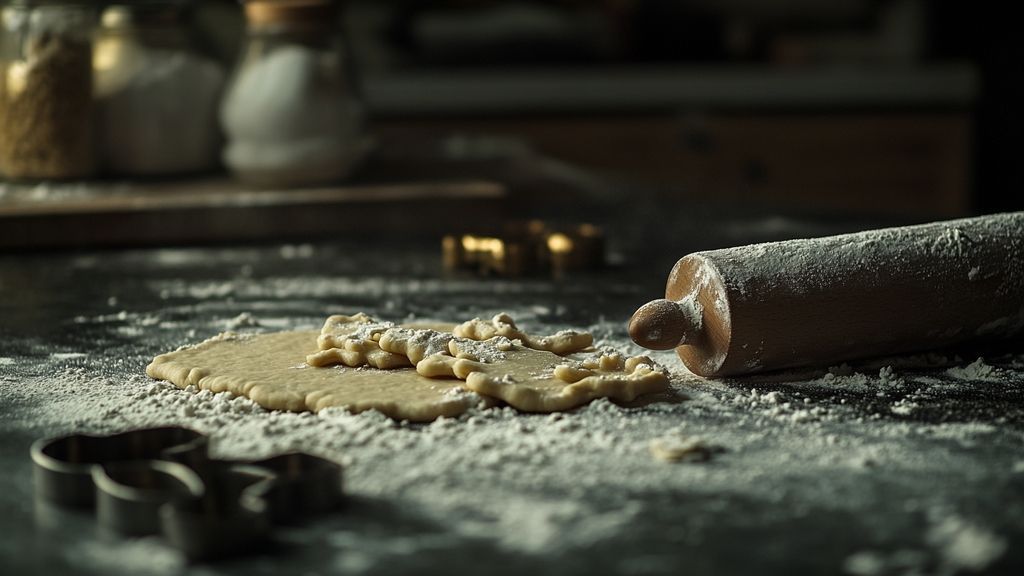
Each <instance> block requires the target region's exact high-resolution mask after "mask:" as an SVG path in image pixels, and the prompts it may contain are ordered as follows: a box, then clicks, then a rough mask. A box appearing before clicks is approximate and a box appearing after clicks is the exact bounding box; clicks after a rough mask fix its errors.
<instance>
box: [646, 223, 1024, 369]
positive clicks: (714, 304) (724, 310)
mask: <svg viewBox="0 0 1024 576" xmlns="http://www.w3.org/2000/svg"><path fill="white" fill-rule="evenodd" d="M1022 328H1024V212H1016V213H1008V214H996V215H992V216H983V217H979V218H968V219H964V220H953V221H949V222H936V223H932V224H924V225H920V226H908V227H902V228H887V229H883V230H871V231H867V232H859V233H856V234H844V235H842V236H830V237H825V238H815V239H806V240H787V241H784V242H770V243H766V244H755V245H752V246H740V247H736V248H726V249H724V250H711V251H707V252H697V253H694V254H690V255H688V256H684V257H683V258H682V259H680V260H679V262H677V263H676V265H675V267H674V268H673V269H672V272H671V274H669V277H668V285H667V286H666V288H665V299H664V300H655V301H653V302H649V303H647V304H645V305H643V306H642V307H640V309H639V310H637V311H636V313H635V314H633V318H632V320H630V323H629V334H630V336H631V337H632V338H633V340H634V341H635V342H636V343H637V344H639V345H641V346H644V347H646V348H650V349H654V350H668V349H671V348H675V349H676V352H677V353H678V354H679V357H680V358H681V359H682V360H683V363H684V364H686V367H687V368H689V369H690V371H691V372H694V373H696V374H699V375H701V376H729V375H739V374H749V373H754V372H761V371H767V370H776V369H780V368H789V367H795V366H809V365H823V366H824V365H829V364H830V363H835V362H841V361H843V360H850V359H855V358H864V357H870V356H880V355H887V354H897V353H903V352H913V351H921V350H927V349H932V348H941V347H946V346H950V345H953V344H958V343H962V342H964V341H967V340H971V339H975V338H1005V337H1011V336H1014V335H1016V334H1020V333H1021V332H1022Z"/></svg>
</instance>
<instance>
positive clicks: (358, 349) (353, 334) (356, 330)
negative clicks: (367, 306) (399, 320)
mask: <svg viewBox="0 0 1024 576" xmlns="http://www.w3.org/2000/svg"><path fill="white" fill-rule="evenodd" d="M392 327H394V323H392V322H378V321H376V320H374V319H373V318H371V317H369V316H367V315H366V314H363V313H362V312H360V313H358V314H355V315H353V316H343V315H340V314H337V315H334V316H330V317H328V318H327V320H326V321H325V322H324V326H323V328H321V330H320V336H318V337H317V339H316V343H317V347H318V348H320V351H319V352H314V353H312V354H310V355H308V356H306V363H307V364H309V365H310V366H314V367H318V368H319V367H323V366H330V365H332V364H344V365H345V366H350V367H353V368H357V367H359V366H373V367H374V368H380V369H382V370H391V369H394V368H402V367H409V366H412V363H411V362H409V359H408V358H407V357H406V356H404V355H402V354H392V353H391V352H385V351H384V350H381V349H380V346H378V345H377V340H378V339H380V335H381V334H382V333H383V332H385V331H386V330H389V329H390V328H392Z"/></svg>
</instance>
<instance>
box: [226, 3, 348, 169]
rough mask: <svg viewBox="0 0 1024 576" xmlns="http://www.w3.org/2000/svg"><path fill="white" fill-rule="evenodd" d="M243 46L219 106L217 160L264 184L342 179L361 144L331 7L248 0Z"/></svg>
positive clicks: (345, 61) (344, 55)
mask: <svg viewBox="0 0 1024 576" xmlns="http://www.w3.org/2000/svg"><path fill="white" fill-rule="evenodd" d="M245 14H246V20H247V23H248V27H247V38H246V45H245V47H244V49H243V51H242V54H241V57H240V60H239V64H238V68H237V70H236V71H235V74H234V77H233V79H232V80H231V82H230V85H229V88H228V91H227V94H226V96H225V98H224V100H223V102H222V104H221V112H220V119H221V125H222V127H223V129H224V132H225V134H226V136H227V146H226V148H225V149H224V155H223V157H224V162H225V164H227V166H228V167H229V168H230V169H231V170H232V171H233V172H234V173H235V175H236V176H237V177H238V178H240V179H242V180H244V181H247V182H251V183H254V184H258V185H263V186H302V185H313V184H325V183H331V182H337V181H340V180H342V179H344V178H345V177H347V176H348V175H349V174H350V173H351V172H352V170H353V168H354V167H355V165H356V164H357V163H358V161H359V160H360V159H361V157H362V156H363V155H364V153H365V151H366V149H367V147H368V145H367V142H368V140H367V138H366V136H365V132H364V128H363V126H364V111H363V106H362V103H361V101H360V99H359V97H358V95H357V94H356V91H355V83H354V82H353V79H352V75H351V66H350V62H349V60H348V53H347V50H346V46H345V43H344V39H343V37H342V35H341V33H340V30H339V25H338V23H339V18H338V10H337V5H336V4H335V3H334V2H332V1H331V0H290V1H289V0H286V1H280V0H278V1H269V0H250V1H248V2H246V3H245Z"/></svg>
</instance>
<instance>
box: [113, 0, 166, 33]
mask: <svg viewBox="0 0 1024 576" xmlns="http://www.w3.org/2000/svg"><path fill="white" fill-rule="evenodd" d="M183 9H184V4H183V3H182V2H181V1H180V0H178V1H174V0H169V1H165V2H146V3H145V4H113V5H110V6H107V7H106V8H104V9H103V14H102V16H101V17H100V24H101V25H102V26H103V27H104V28H116V29H120V28H132V27H136V26H174V25H177V24H180V23H181V19H182V17H183Z"/></svg>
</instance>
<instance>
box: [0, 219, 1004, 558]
mask: <svg viewBox="0 0 1024 576" xmlns="http://www.w3.org/2000/svg"><path fill="white" fill-rule="evenodd" d="M633 217H634V220H633V221H634V222H637V221H647V220H645V219H647V218H649V219H650V221H651V222H661V223H662V224H661V225H662V226H663V227H664V228H668V223H667V222H666V221H665V219H664V216H663V215H661V214H659V213H658V211H657V210H654V209H648V208H642V207H641V208H638V209H637V212H636V213H635V214H634V215H633ZM860 226H861V224H860V223H853V222H840V223H835V222H833V223H829V222H828V221H823V220H808V219H803V218H800V217H785V216H773V217H766V216H757V215H753V216H750V217H734V218H732V219H729V220H724V219H721V218H718V219H711V218H707V217H705V215H703V214H701V213H699V211H694V212H693V213H692V214H690V215H689V216H687V217H686V218H683V219H681V221H679V222H676V221H672V222H671V230H669V231H668V232H666V236H671V237H672V238H673V240H671V241H670V240H666V239H659V238H656V237H654V236H652V233H651V231H650V230H649V229H646V227H644V229H641V227H635V228H634V229H633V231H632V232H626V231H622V230H611V231H610V232H611V238H610V240H611V242H610V244H611V249H612V252H613V255H614V258H613V260H614V261H615V262H616V264H615V265H614V266H612V268H610V269H609V270H606V271H604V272H599V273H593V274H588V275H577V276H575V277H570V278H567V279H564V280H562V281H559V282H549V281H545V280H541V279H526V280H477V279H471V278H456V279H445V278H444V277H443V276H442V275H441V274H440V261H439V255H438V249H437V248H438V247H437V246H436V245H435V244H434V243H433V242H418V243H415V244H409V243H401V242H395V243H387V242H385V243H383V244H380V245H375V244H371V243H370V242H369V241H366V240H364V241H361V242H353V241H336V242H320V243H317V244H315V245H281V244H273V245H249V246H219V247H206V248H203V247H199V248H182V249H146V250H106V251H92V252H90V251H82V252H59V253H54V252H51V253H38V254H4V255H0V391H2V395H0V465H2V469H3V470H4V471H5V472H4V474H3V475H0V532H2V533H3V534H4V537H3V538H2V539H0V566H3V569H2V571H3V572H4V573H6V574H27V573H57V572H63V573H75V574H93V573H95V574H120V573H134V574H140V573H151V574H165V573H177V572H186V571H187V572H189V573H194V574H272V573H273V574H279V573H303V574H324V573H364V572H367V571H369V572H375V573H413V572H415V573H435V572H437V573H441V572H443V573H479V572H481V571H488V572H494V571H497V572H509V573H512V572H519V573H521V572H523V571H526V570H530V571H533V572H540V573H559V574H564V573H594V572H599V573H600V572H621V573H680V572H693V573H701V574H704V573H709V574H710V573H722V572H736V573H772V574H788V573H793V572H801V571H816V572H827V573H841V572H847V573H856V574H896V573H937V574H952V573H968V572H971V571H974V570H978V571H983V572H986V573H1001V574H1020V573H1022V571H1024V547H1022V544H1024V520H1022V519H1024V362H1022V356H1021V354H1020V353H1021V352H1022V351H1021V350H1010V351H1005V350H1003V351H989V350H982V351H972V352H970V355H968V353H963V354H962V356H961V357H957V356H955V355H953V354H947V355H944V356H942V357H941V358H938V359H935V358H923V357H920V356H917V357H913V358H905V359H888V360H885V361H880V362H875V363H872V362H867V363H864V364H854V365H853V367H852V368H849V367H846V368H841V369H837V370H833V372H834V374H833V375H832V376H828V375H825V374H824V373H823V372H808V373H799V374H787V375H782V376H776V377H770V378H760V379H750V380H737V381H730V382H702V381H698V380H695V379H693V378H685V379H684V380H683V381H682V385H683V387H684V388H687V390H688V394H689V395H690V396H691V399H690V400H689V401H687V402H681V403H679V404H674V405H670V406H662V407H657V406H654V407H650V406H649V407H644V408H636V409H632V411H626V410H623V411H622V413H621V414H619V412H616V413H615V420H612V422H617V423H619V424H618V428H617V429H616V430H604V431H594V432H593V433H590V432H587V431H586V428H587V427H588V426H593V425H595V423H600V422H606V421H607V420H603V419H602V418H606V415H602V414H601V412H602V411H603V412H607V411H609V410H612V411H615V410H618V409H616V408H614V407H613V406H611V405H608V404H607V403H603V404H601V405H599V406H595V407H591V408H587V409H583V410H581V411H578V412H577V413H573V414H570V415H568V416H566V418H568V419H569V421H570V422H576V423H577V425H576V427H575V430H573V429H571V428H569V429H568V430H570V431H567V432H566V435H567V436H566V437H567V438H572V439H573V442H576V443H577V444H575V445H574V446H575V448H573V447H566V448H565V450H566V451H575V452H577V453H578V454H575V455H572V454H569V453H568V452H566V453H564V454H563V453H562V452H560V451H559V448H558V447H546V448H543V449H542V450H541V451H542V452H543V450H551V453H550V454H547V456H546V457H548V458H549V460H546V461H545V460H542V461H540V462H533V461H530V462H527V463H516V462H506V463H504V464H498V468H497V470H498V472H495V473H494V475H488V476H485V477H486V481H480V482H477V481H475V480H474V479H473V478H472V477H470V474H469V472H472V473H473V474H477V473H479V474H485V472H484V471H482V469H480V470H478V468H476V466H478V464H477V463H475V462H473V461H468V460H459V459H453V460H444V459H443V458H440V456H439V457H438V458H439V460H440V461H443V462H444V463H445V464H444V467H443V468H433V467H431V466H433V464H432V463H431V462H430V461H431V460H433V456H432V455H433V454H439V451H444V450H446V448H445V446H444V445H443V443H438V441H437V440H434V441H433V442H427V439H428V438H435V436H434V434H435V433H436V434H437V436H436V437H437V438H446V439H448V440H447V441H452V439H462V440H465V441H467V442H469V441H471V440H472V437H471V436H470V435H471V432H470V431H471V430H473V429H474V428H472V427H471V425H470V424H469V423H467V422H465V421H458V422H456V423H454V426H455V427H461V428H457V429H455V430H454V431H453V430H452V429H451V428H444V427H441V426H438V427H433V426H427V427H415V426H413V427H399V428H398V429H393V428H388V429H386V430H384V431H383V432H382V434H384V435H389V434H390V435H394V437H395V438H396V439H397V440H401V442H400V443H399V445H401V446H403V447H404V450H402V451H397V452H394V453H393V456H390V457H388V458H385V459H384V460H385V461H384V462H382V463H379V464H375V466H376V467H371V466H369V465H368V461H367V460H365V459H362V460H361V459H360V458H363V457H364V456H366V455H370V454H372V455H373V457H374V458H379V457H380V455H381V454H391V453H389V452H386V451H385V452H382V451H381V450H383V448H380V447H376V448H371V447H372V446H376V445H375V444H373V442H374V440H369V441H368V444H366V445H365V446H360V445H355V444H352V445H349V444H344V442H345V441H344V440H338V442H342V443H343V444H340V445H343V446H344V447H345V450H346V451H347V452H346V453H347V454H349V455H352V456H353V457H354V458H355V460H354V463H352V464H350V465H348V467H347V470H348V473H349V477H350V478H351V480H352V483H351V489H352V492H353V494H354V501H353V504H351V505H350V506H349V508H347V509H346V510H345V511H342V512H340V513H339V514H338V515H337V517H336V518H333V517H332V518H328V519H326V520H321V521H319V522H316V523H314V524H311V525H310V526H308V527H305V528H296V529H287V530H282V531H281V532H280V538H281V539H283V540H284V541H285V542H287V543H288V547H287V550H286V551H284V552H279V553H275V554H265V555H261V556H258V557H256V558H248V559H242V560H238V561H234V562H227V563H220V564H214V565H201V566H194V567H191V568H188V567H185V566H183V565H181V563H180V560H178V559H175V556H174V554H173V552H170V551H169V550H168V549H166V548H165V547H164V546H163V545H162V544H161V543H160V542H159V541H153V540H152V539H147V540H144V541H129V542H125V541H122V540H119V539H117V538H112V537H111V536H109V535H104V534H99V533H97V532H96V530H95V529H94V528H93V525H92V522H91V521H90V519H89V517H88V516H87V515H83V514H73V513H66V512H58V513H56V515H54V514H53V513H50V512H47V511H46V510H44V509H43V508H42V507H40V506H39V505H34V504H33V499H32V487H31V468H30V460H29V457H28V450H29V445H30V444H31V442H32V441H33V440H35V439H36V438H39V437H43V436H48V435H53V434H60V433H67V432H71V431H74V430H90V431H97V430H108V428H106V427H105V426H106V425H105V424H104V418H105V417H104V414H105V412H104V410H105V409H116V410H120V411H121V413H120V415H118V416H116V417H110V418H112V420H111V419H109V418H108V421H113V422H120V421H122V420H118V418H121V419H124V418H127V417H126V416H124V412H125V411H126V410H129V408H127V407H130V406H131V404H130V403H129V399H130V396H131V394H134V393H135V392H137V391H139V390H142V389H143V388H145V387H146V386H149V384H147V383H146V381H145V378H144V377H142V376H140V375H141V374H142V372H143V370H144V367H145V365H146V363H147V362H148V361H149V360H150V359H151V358H152V357H153V356H154V355H155V354H158V353H160V352H164V351H166V350H169V349H173V348H174V347H177V346H179V345H182V344H185V343H189V342H195V341H197V340H199V339H202V338H206V337H208V336H211V335H213V334H215V333H217V332H218V331H220V330H223V329H224V328H225V327H226V326H230V325H231V321H232V319H233V318H235V317H237V316H238V315H239V314H242V313H246V312H248V313H251V314H252V315H253V316H254V317H255V318H257V319H259V320H262V323H263V327H262V329H263V330H270V329H287V328H295V327H303V326H308V327H315V326H316V325H317V323H318V322H319V321H321V319H322V318H323V317H324V316H325V315H326V314H327V313H329V312H334V311H342V310H357V309H358V310H365V311H367V312H370V313H374V314H379V315H380V316H382V317H386V318H388V319H402V318H406V317H410V316H413V317H418V318H428V317H429V318H460V317H463V316H474V315H483V314H489V313H494V312H495V311H499V310H503V309H511V310H512V311H514V312H515V313H516V315H517V316H518V317H520V318H522V319H523V320H524V322H526V323H527V324H528V325H530V326H535V327H539V328H545V327H562V326H584V327H590V328H592V329H594V330H596V331H597V332H598V337H599V338H602V339H605V340H606V341H608V342H612V343H622V342H625V329H624V323H625V321H626V319H627V318H628V317H629V315H630V314H631V312H632V311H633V310H634V309H635V307H636V306H637V305H638V304H640V303H642V302H644V301H646V300H647V299H649V298H651V297H654V296H655V295H657V294H658V293H659V291H660V289H661V286H662V283H663V281H664V274H665V273H666V271H667V270H668V267H669V266H670V265H671V263H672V262H673V261H674V259H675V258H676V257H678V256H681V255H682V254H683V253H685V252H687V251H691V250H693V249H697V248H708V247H715V246H722V245H729V244H738V243H746V242H749V241H754V240H768V239H781V238H785V237H792V236H804V235H817V234H822V233H826V232H832V231H844V230H850V229H854V228H858V227H860ZM58 233H59V231H58ZM975 353H976V354H977V355H982V356H984V358H985V360H984V362H983V364H980V365H979V364H973V362H974V359H975V357H976V355H975ZM657 359H658V360H659V361H662V362H665V363H666V364H669V363H671V362H672V357H671V356H667V355H662V356H658V357H657ZM972 365H973V368H971V366H972ZM675 369H676V370H677V371H678V367H677V366H676V367H675ZM972 378H973V380H972ZM97 386H100V387H102V386H109V390H110V393H109V400H108V399H107V398H108V397H107V396H104V395H102V394H100V393H99V392H97V389H96V387H97ZM86 387H88V389H86ZM774 392H777V393H778V394H775V395H772V394H773V393H774ZM175 394H176V395H186V394H187V393H186V392H178V393H175ZM78 398H80V399H81V409H80V410H79V409H77V408H75V406H76V402H77V400H76V399H78ZM176 398H177V397H176ZM780 398H782V399H785V402H783V401H781V400H780ZM175 401H178V400H177V399H176V400H175ZM182 401H184V400H182ZM111 407H113V408H111ZM111 414H114V412H111ZM176 417H177V415H176V414H168V415H167V418H168V419H169V420H173V419H174V418H176ZM368 418H370V417H368V416H367V417H359V418H356V417H349V418H348V419H345V420H344V422H346V423H348V424H346V425H349V424H352V423H357V424H359V425H360V426H361V425H363V424H365V423H366V422H370V420H367V419H368ZM268 419H273V416H272V415H269V414H266V413H264V414H262V415H253V416H251V417H250V416H246V417H245V418H241V417H240V418H239V419H238V420H232V421H229V422H227V423H223V422H222V423H220V424H216V423H215V422H214V421H213V420H203V421H202V422H203V423H202V424H201V425H202V426H205V427H206V428H207V429H208V430H209V431H211V433H212V434H213V436H214V438H215V440H216V439H217V438H218V437H219V436H218V435H221V434H222V435H224V438H225V442H224V446H228V440H227V439H229V438H233V437H234V436H233V434H235V433H236V432H237V431H232V430H231V427H232V426H235V427H239V429H241V427H242V426H257V427H258V426H262V425H263V424H261V422H265V421H267V420H268ZM364 420H365V421H366V422H364ZM125 421H127V420H125ZM373 422H376V421H375V420H374V421H373ZM684 422H685V425H686V430H687V433H691V432H697V433H700V434H701V435H702V436H707V437H709V438H711V439H712V440H713V441H714V442H715V443H716V444H720V445H722V446H723V447H724V448H725V451H724V452H723V453H722V454H721V455H720V456H718V457H716V458H715V459H714V460H713V461H712V462H710V463H707V464H698V465H693V464H679V465H667V464H664V463H658V464H651V463H648V461H649V460H650V458H649V457H648V456H647V455H646V454H645V450H643V449H642V446H643V442H642V441H646V439H647V438H650V437H651V435H652V434H655V433H656V432H658V431H664V430H668V429H670V428H671V427H672V426H674V425H675V424H673V423H684ZM371 423H372V422H371ZM376 425H377V424H374V426H376ZM521 425H525V426H530V427H534V428H535V430H537V431H538V433H540V432H542V431H544V430H548V428H546V427H548V426H553V425H554V424H551V423H550V422H549V419H547V417H546V416H535V415H532V416H521V417H518V420H517V419H516V418H513V417H505V416H503V417H502V418H500V419H498V420H496V421H493V422H491V421H487V420H486V418H485V422H484V424H482V428H480V430H485V431H488V433H491V432H493V433H494V434H499V433H501V434H504V433H505V432H504V431H507V430H506V429H507V428H508V427H510V426H521ZM680 425H681V424H680ZM218 426H219V427H218ZM381 426H383V425H381ZM441 428H444V430H441ZM580 428H582V429H583V430H582V431H581V430H580ZM388 437H389V438H390V437H391V436H388ZM496 437H500V438H505V437H506V436H496ZM543 437H546V436H543ZM602 438H604V440H602ZM397 440H396V441H397ZM462 440H459V441H462ZM605 440H607V441H608V443H609V447H605V444H603V443H602V442H604V441H605ZM318 441H319V440H318ZM637 442H639V444H637ZM590 443H593V446H594V448H593V451H591V450H590V448H588V447H590V446H591V444H590ZM634 444H636V445H638V446H641V448H640V449H639V450H638V451H634V450H632V448H629V449H626V448H625V447H632V446H634ZM331 446H333V444H332V445H331ZM581 446H582V448H581ZM240 449H241V448H240ZM602 450H607V451H602ZM484 452H486V450H484ZM339 453H340V452H339ZM501 454H502V455H504V456H508V455H509V454H514V453H513V452H509V451H503V452H501ZM613 454H617V455H618V456H614V457H612V455H613ZM446 458H447V457H446ZM409 462H413V463H421V464H422V466H424V470H425V472H424V473H423V477H422V478H420V479H418V480H415V481H414V479H411V478H410V479H406V476H405V472H404V471H405V470H408V467H409ZM438 466H440V464H438ZM659 466H660V467H659ZM545 468H546V470H545ZM630 469H632V470H634V473H635V480H636V484H632V483H630ZM488 470H490V469H488ZM487 474H490V472H487ZM574 475H579V476H578V477H577V476H574ZM531 476H536V478H537V480H536V482H537V483H536V484H535V485H530V484H529V483H528V482H527V481H526V480H527V479H528V478H530V477H531ZM424 486H426V487H424ZM580 486H583V487H586V490H583V491H580V490H577V488H579V487H580ZM429 487H433V488H431V489H428V488H429ZM435 488H436V489H437V490H438V491H437V492H433V491H431V490H433V489H435ZM453 491H454V492H460V493H463V494H464V496H465V499H464V500H462V501H455V500H452V501H449V499H445V500H444V501H443V502H440V501H439V502H436V503H435V502H431V499H432V498H433V497H434V496H432V495H436V494H449V495H450V494H452V492H453ZM502 502H506V503H508V504H507V505H505V504H502ZM492 507H496V508H492ZM484 511H486V513H485V512H484ZM475 514H479V515H480V516H479V518H478V517H477V516H475ZM463 515H464V516H465V518H470V519H474V521H478V522H480V524H479V526H480V529H479V531H478V533H476V534H471V532H473V531H474V529H472V528H467V527H466V526H468V525H463V523H462V521H461V520H460V518H461V517H462V516H463ZM531 538H532V539H531ZM549 543H553V544H551V545H548V544H549Z"/></svg>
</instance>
